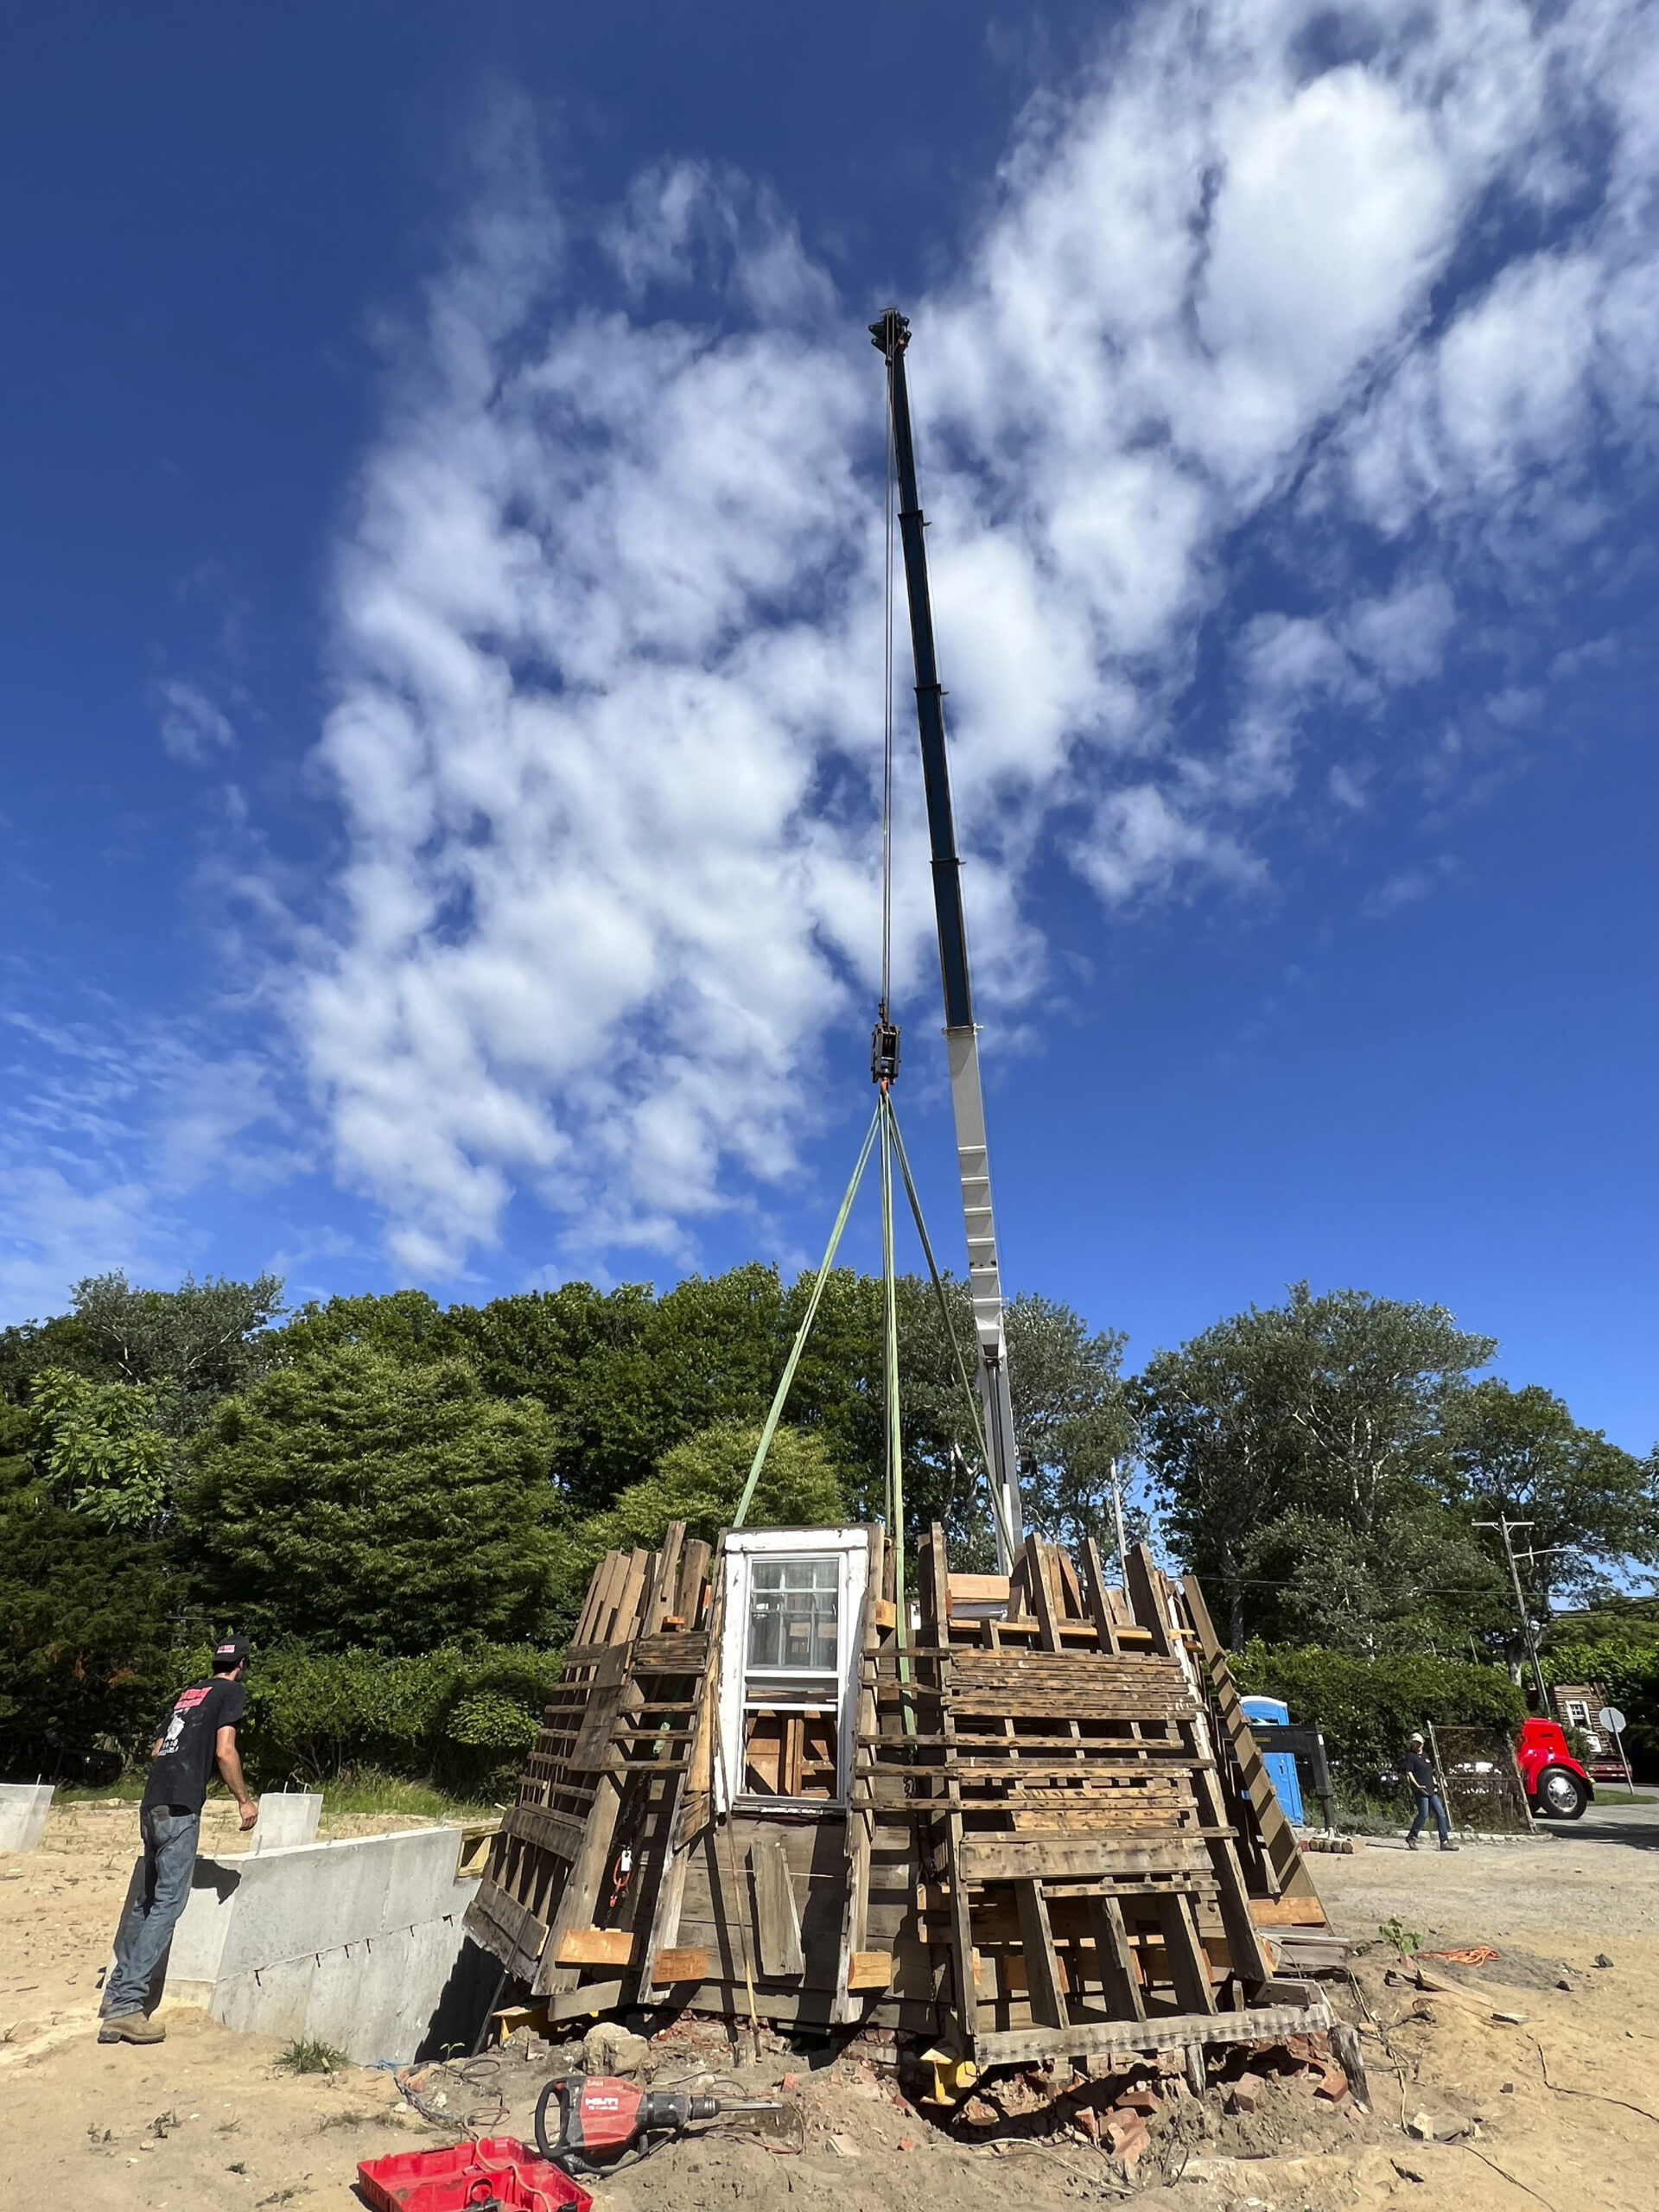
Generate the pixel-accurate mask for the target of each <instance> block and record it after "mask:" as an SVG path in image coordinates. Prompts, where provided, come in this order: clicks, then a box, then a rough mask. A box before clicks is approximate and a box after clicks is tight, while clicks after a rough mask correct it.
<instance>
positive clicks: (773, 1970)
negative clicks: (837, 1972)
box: [749, 1840, 806, 1981]
mask: <svg viewBox="0 0 1659 2212" xmlns="http://www.w3.org/2000/svg"><path fill="white" fill-rule="evenodd" d="M749 1870H750V1872H752V1874H753V1877H754V1933H755V1944H756V1949H757V1952H758V1954H759V1956H760V1971H761V1973H762V1974H766V1975H769V1976H771V1977H772V1978H773V1979H775V1980H785V1981H791V1980H796V1979H798V1977H799V1976H800V1975H801V1974H804V1973H805V1971H806V1960H805V1957H804V1955H803V1953H802V1950H801V1916H800V1914H799V1912H798V1910H796V1905H795V1885H794V1882H793V1880H792V1879H791V1875H790V1871H789V1859H788V1856H787V1854H786V1853H785V1850H784V1847H783V1845H782V1844H781V1843H779V1842H777V1841H775V1840H772V1841H764V1842H760V1843H756V1844H753V1845H751V1847H750V1849H749Z"/></svg>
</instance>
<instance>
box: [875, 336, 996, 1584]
mask: <svg viewBox="0 0 1659 2212" xmlns="http://www.w3.org/2000/svg"><path fill="white" fill-rule="evenodd" d="M870 335H871V337H872V338H873V339H874V341H875V345H876V347H877V350H878V351H879V352H880V353H881V355H882V357H883V359H885V360H886V362H887V397H888V407H889V410H890V417H891V423H892V432H893V470H894V474H895V476H896V478H897V480H898V487H899V543H900V544H901V546H902V548H903V551H904V560H905V593H906V598H907V600H908V601H909V605H910V643H911V652H912V657H913V658H914V661H915V667H916V721H917V728H918V734H919V735H920V738H921V747H922V785H923V789H924V791H925V794H926V798H927V834H928V842H929V846H930V848H931V855H932V868H933V908H934V912H935V915H936V917H937V918H938V931H939V977H940V981H941V982H942V983H943V985H944V1038H945V1050H946V1053H947V1056H948V1059H949V1064H950V1106H951V1112H952V1114H953V1116H954V1117H955V1121H956V1127H957V1173H958V1174H959V1176H960V1178H961V1181H962V1211H963V1224H964V1226H965V1228H966V1230H967V1235H968V1283H969V1294H970V1295H971V1297H972V1300H973V1307H974V1334H975V1338H976V1341H977V1344H978V1348H979V1361H978V1379H979V1394H980V1398H981V1402H982V1405H983V1408H984V1414H985V1440H986V1447H987V1449H988V1452H989V1453H990V1458H991V1465H990V1468H989V1470H988V1471H989V1474H990V1478H991V1480H992V1482H993V1483H994V1484H995V1487H996V1490H997V1492H998V1494H999V1495H1000V1497H1001V1499H1002V1502H1003V1506H1004V1509H1005V1513H1006V1517H1007V1525H1008V1528H1009V1529H1010V1531H1011V1533H1012V1535H1013V1540H1014V1547H1015V1548H1016V1549H1017V1548H1019V1546H1020V1543H1021V1542H1022V1541H1023V1540H1024V1534H1025V1530H1024V1522H1023V1517H1022V1516H1021V1514H1020V1462H1019V1454H1018V1451H1017V1449H1016V1446H1015V1444H1014V1405H1013V1401H1012V1399H1011V1397H1010V1395H1009V1392H1008V1354H1007V1336H1006V1334H1005V1332H1004V1329H1003V1323H1002V1279H1001V1272H1000V1270H999V1268H998V1265H997V1256H996V1224H995V1217H994V1215H993V1212H992V1209H991V1171H990V1157H989V1154H988V1151H987V1149H986V1142H985V1101H984V1096H983V1093H982V1090H981V1086H980V1077H979V1032H978V1030H977V1029H976V1027H975V1024H974V1000H973V988H972V985H971V983H970V982H969V969H968V932H967V927H966V925H965V923H964V921H963V911H962V861H961V860H960V859H959V857H958V856H957V831H956V821H955V817H954V816H953V813H952V810H951V805H950V760H949V758H948V755H947V753H946V751H945V742H944V686H943V685H942V684H941V683H940V682H939V670H938V655H937V653H936V652H935V650H934V644H933V605H932V600H931V595H930V594H929V591H928V583H927V543H926V538H925V534H924V533H925V530H926V524H925V520H924V518H923V515H922V503H921V499H920V495H919V493H918V490H917V485H916V448H915V444H914V441H913V439H912V435H911V427H910V391H909V387H908V385H907V384H906V378H905V349H906V346H908V345H909V343H910V325H909V323H908V322H907V321H906V318H905V317H904V316H903V315H900V314H899V310H898V309H897V308H888V309H887V312H886V314H885V315H882V316H881V318H880V321H876V322H873V323H872V324H871V325H870ZM997 1551H998V1554H999V1558H998V1567H999V1570H1000V1571H1001V1573H1007V1572H1008V1571H1009V1567H1010V1565H1011V1562H1010V1561H1009V1560H1006V1559H1003V1558H1002V1557H1001V1551H1002V1532H1001V1529H1000V1528H999V1529H998V1530H997Z"/></svg>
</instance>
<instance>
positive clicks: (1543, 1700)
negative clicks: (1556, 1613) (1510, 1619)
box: [1474, 1516, 1549, 1713]
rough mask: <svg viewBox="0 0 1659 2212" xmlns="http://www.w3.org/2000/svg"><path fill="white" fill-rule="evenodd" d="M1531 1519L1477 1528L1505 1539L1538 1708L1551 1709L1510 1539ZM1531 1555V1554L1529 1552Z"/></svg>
mask: <svg viewBox="0 0 1659 2212" xmlns="http://www.w3.org/2000/svg"><path fill="white" fill-rule="evenodd" d="M1532 1525H1533V1524H1532V1522H1530V1521H1510V1520H1508V1519H1505V1518H1503V1517H1501V1516H1500V1518H1499V1519H1497V1520H1496V1521H1477V1522H1475V1523H1474V1526H1475V1527H1476V1528H1477V1529H1497V1532H1498V1534H1499V1535H1501V1536H1502V1537H1503V1556H1504V1558H1505V1559H1506V1560H1508V1561H1509V1563H1510V1581H1511V1582H1512V1583H1513V1584H1514V1585H1515V1609H1516V1612H1517V1613H1519V1614H1520V1616H1521V1635H1522V1641H1523V1642H1524V1643H1525V1644H1526V1647H1527V1657H1528V1659H1529V1661H1530V1662H1531V1664H1532V1679H1533V1681H1534V1683H1535V1685H1536V1687H1537V1691H1538V1710H1539V1712H1540V1713H1548V1711H1549V1692H1548V1690H1547V1689H1546V1688H1544V1670H1543V1669H1542V1668H1541V1666H1540V1665H1539V1663H1538V1647H1537V1645H1536V1644H1535V1643H1534V1642H1533V1640H1532V1621H1531V1618H1530V1616H1529V1614H1528V1611H1527V1601H1526V1599H1525V1598H1524V1597H1523V1596H1522V1590H1521V1570H1520V1568H1519V1567H1517V1566H1516V1558H1515V1547H1514V1545H1513V1544H1512V1543H1511V1542H1510V1530H1511V1529H1530V1528H1531V1527H1532ZM1528 1557H1529V1558H1530V1557H1531V1554H1530V1553H1529V1554H1528Z"/></svg>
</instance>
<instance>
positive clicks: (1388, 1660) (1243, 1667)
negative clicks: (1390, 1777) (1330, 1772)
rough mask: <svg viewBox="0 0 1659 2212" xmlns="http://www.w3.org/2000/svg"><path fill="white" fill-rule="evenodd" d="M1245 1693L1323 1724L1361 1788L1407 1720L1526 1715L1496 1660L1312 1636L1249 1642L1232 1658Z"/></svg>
mask: <svg viewBox="0 0 1659 2212" xmlns="http://www.w3.org/2000/svg"><path fill="white" fill-rule="evenodd" d="M1233 1671H1234V1674H1235V1675H1236V1678H1237V1681H1238V1686H1239V1688H1240V1689H1241V1690H1243V1692H1244V1694H1246V1695H1247V1696H1263V1697H1276V1698H1282V1699H1283V1700H1284V1701H1285V1703H1286V1704H1287V1706H1288V1707H1290V1717H1291V1719H1292V1720H1294V1721H1296V1722H1299V1723H1301V1724H1304V1725H1306V1726H1313V1727H1318V1728H1322V1729H1323V1730H1324V1731H1325V1747H1326V1749H1327V1750H1328V1751H1329V1752H1330V1754H1331V1760H1332V1765H1333V1767H1337V1768H1338V1769H1340V1770H1341V1781H1342V1783H1343V1784H1344V1786H1346V1787H1349V1788H1357V1789H1361V1790H1363V1789H1368V1788H1370V1786H1372V1785H1373V1784H1374V1783H1376V1778H1377V1777H1378V1776H1380V1775H1381V1774H1383V1773H1384V1772H1387V1771H1389V1770H1397V1768H1398V1765H1399V1761H1400V1757H1401V1754H1402V1751H1404V1749H1405V1746H1406V1739H1407V1738H1408V1736H1409V1735H1410V1733H1411V1732H1412V1730H1413V1729H1414V1728H1423V1727H1426V1726H1427V1724H1428V1723H1429V1722H1430V1721H1431V1720H1432V1721H1433V1722H1434V1723H1435V1724H1436V1726H1447V1727H1450V1726H1463V1727H1474V1728H1497V1729H1502V1730H1504V1731H1506V1732H1513V1731H1514V1730H1515V1729H1516V1728H1518V1727H1519V1726H1520V1725H1521V1723H1522V1720H1524V1719H1526V1715H1527V1706H1526V1700H1525V1699H1524V1698H1523V1697H1522V1694H1521V1693H1520V1691H1519V1690H1518V1689H1517V1688H1516V1686H1515V1684H1514V1683H1513V1682H1512V1681H1510V1678H1509V1676H1508V1675H1507V1674H1506V1673H1504V1671H1503V1669H1501V1668H1498V1667H1474V1666H1471V1665H1469V1664H1468V1663H1467V1662H1465V1661H1463V1660H1459V1659H1436V1658H1433V1657H1431V1656H1428V1655H1427V1654H1426V1653H1421V1652H1395V1653H1390V1654H1389V1655H1388V1656H1385V1657H1383V1658H1379V1659H1357V1658H1354V1657H1353V1656H1351V1654H1349V1653H1347V1652H1343V1651H1322V1650H1320V1649H1319V1648H1318V1647H1317V1646H1313V1645H1289V1644H1266V1643H1249V1644H1247V1645H1246V1647H1245V1649H1244V1651H1243V1655H1242V1656H1240V1657H1239V1658H1237V1659H1236V1660H1235V1661H1234V1662H1233Z"/></svg>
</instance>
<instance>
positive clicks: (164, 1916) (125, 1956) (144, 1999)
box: [104, 1805, 201, 2020]
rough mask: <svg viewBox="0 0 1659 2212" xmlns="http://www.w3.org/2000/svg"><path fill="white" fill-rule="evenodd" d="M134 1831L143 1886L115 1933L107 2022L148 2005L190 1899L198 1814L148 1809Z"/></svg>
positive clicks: (106, 2001) (158, 1807) (106, 1997)
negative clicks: (139, 1842)
mask: <svg viewBox="0 0 1659 2212" xmlns="http://www.w3.org/2000/svg"><path fill="white" fill-rule="evenodd" d="M138 1826H139V1831H140V1833H141V1834H142V1835H143V1839H144V1881H143V1888H142V1889H141V1890H140V1891H139V1892H138V1894H137V1897H135V1898H134V1899H133V1901H132V1904H131V1905H130V1907H129V1908H128V1910H127V1911H126V1913H125V1914H124V1916H123V1918H122V1922H121V1925H120V1927H119V1928H118V1929H117V1930H116V1936H115V1969H114V1971H113V1973H112V1974H111V1976H110V1979H109V1981H108V1984H107V1985H106V1986H105V1991H104V2018H105V2019H106V2020H111V2019H114V2018H116V2017H117V2015H118V2014H120V2013H125V2012H143V2010H144V2008H145V2006H146V2005H148V2004H149V1985H150V1982H151V1980H153V1978H154V1976H155V1973H156V1968H157V1967H159V1966H160V1965H161V1963H162V1960H163V1959H164V1958H165V1957H166V1956H167V1947H168V1944H169V1943H170V1942H172V1940H173V1930H174V1928H175V1925H176V1923H177V1921H178V1917H179V1915H180V1914H181V1912H182V1911H183V1910H184V1908H185V1905H186V1904H187V1903H188V1900H189V1896H190V1877H191V1876H192V1874H193V1873H194V1872H195V1867H196V1832H197V1830H198V1829H199V1828H200V1826H201V1815H200V1813H186V1812H181V1811H180V1810H179V1809H178V1808H176V1807H175V1806H171V1805H147V1806H145V1808H144V1809H143V1813H142V1814H141V1815H140V1816H139V1822H138Z"/></svg>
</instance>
